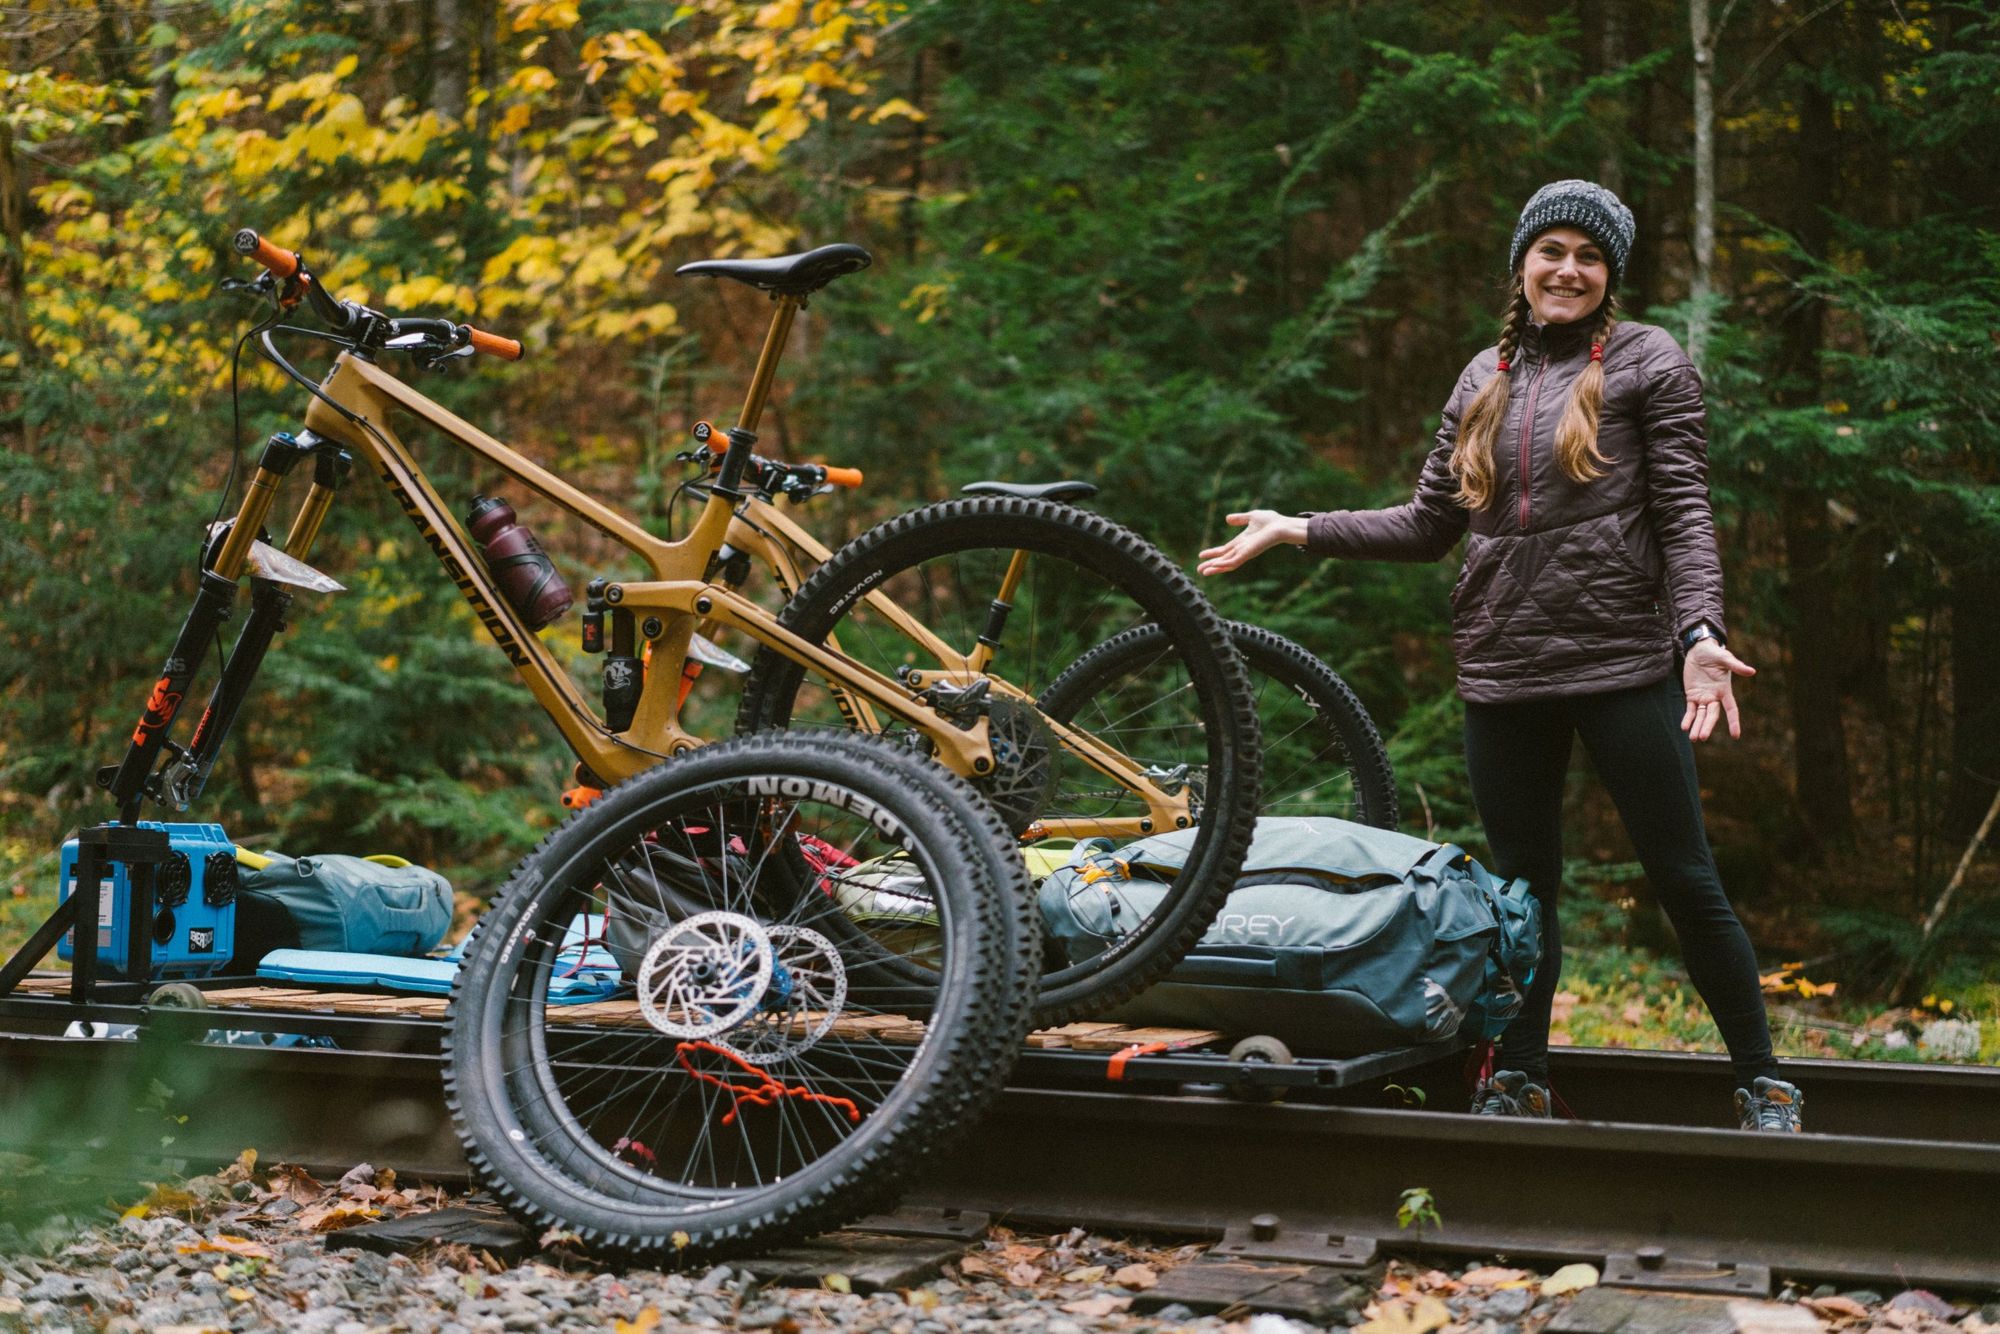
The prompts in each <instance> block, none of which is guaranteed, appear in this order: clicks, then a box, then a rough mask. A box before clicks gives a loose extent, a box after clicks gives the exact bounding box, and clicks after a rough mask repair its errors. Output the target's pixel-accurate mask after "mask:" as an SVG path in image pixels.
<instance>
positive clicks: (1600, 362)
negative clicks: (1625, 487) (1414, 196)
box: [1451, 273, 1618, 510]
mask: <svg viewBox="0 0 2000 1334" xmlns="http://www.w3.org/2000/svg"><path fill="white" fill-rule="evenodd" d="M1531 313H1532V311H1531V307H1530V306H1529V305H1528V293H1527V290H1526V289H1525V288H1524V287H1523V286H1522V283H1521V275H1520V274H1519V273H1516V274H1515V275H1514V287H1513V291H1512V292H1511V293H1510V294H1509V296H1508V300H1507V309H1506V311H1505V312H1504V313H1503V314H1502V316H1501V319H1500V342H1499V351H1500V364H1499V367H1498V372H1499V373H1498V374H1496V375H1494V376H1493V377H1492V378H1491V379H1489V380H1488V381H1487V382H1486V383H1485V385H1484V386H1482V387H1481V388H1480V390H1479V393H1478V394H1476V395H1475V396H1474V397H1473V400H1472V403H1471V406H1469V407H1467V408H1466V410H1465V416H1464V419H1463V420H1462V421H1461V422H1460V423H1459V428H1458V438H1457V439H1456V440H1455V441H1454V442H1453V443H1452V449H1451V471H1452V473H1453V475H1454V476H1456V477H1457V478H1458V495H1457V500H1458V503H1459V504H1460V505H1463V506H1464V507H1465V508H1466V509H1470V510H1477V509H1484V508H1486V506H1487V505H1489V504H1491V503H1492V500H1493V444H1494V441H1495V440H1497V439H1498V438H1499V435H1500V427H1501V424H1502V423H1503V422H1505V421H1506V420H1507V401H1508V394H1509V392H1510V389H1511V383H1510V382H1511V380H1512V378H1513V376H1512V371H1513V368H1514V363H1515V361H1516V359H1517V357H1518V356H1519V354H1520V350H1521V334H1522V331H1523V330H1525V329H1526V328H1527V327H1528V321H1529V318H1530V315H1531ZM1617 323H1618V299H1617V298H1616V297H1615V296H1613V295H1611V294H1610V293H1606V294H1605V297H1604V302H1603V304H1602V305H1600V306H1599V307H1598V308H1597V327H1596V328H1595V329H1594V330H1593V331H1592V332H1591V336H1590V364H1589V365H1588V366H1586V367H1584V369H1583V373H1582V374H1581V375H1579V376H1577V378H1576V384H1575V386H1574V387H1573V389H1572V391H1571V393H1570V399H1569V405H1568V406H1567V407H1566V408H1564V409H1563V415H1562V420H1561V422H1559V423H1558V424H1557V426H1556V463H1557V466H1559V467H1560V468H1561V469H1562V470H1563V471H1564V472H1565V473H1567V474H1569V476H1570V477H1571V478H1573V479H1574V480H1576V481H1579V482H1589V481H1594V480H1595V479H1597V478H1599V477H1602V476H1603V475H1604V472H1603V469H1602V468H1600V467H1599V466H1598V465H1600V464H1607V463H1609V462H1610V461H1611V460H1610V459H1609V458H1607V457H1606V456H1605V455H1604V453H1603V452H1602V451H1601V450H1599V449H1598V447H1597V418H1598V413H1599V411H1600V410H1601V409H1602V408H1603V406H1604V347H1605V344H1607V343H1609V342H1610V341H1611V331H1612V329H1614V328H1616V327H1617Z"/></svg>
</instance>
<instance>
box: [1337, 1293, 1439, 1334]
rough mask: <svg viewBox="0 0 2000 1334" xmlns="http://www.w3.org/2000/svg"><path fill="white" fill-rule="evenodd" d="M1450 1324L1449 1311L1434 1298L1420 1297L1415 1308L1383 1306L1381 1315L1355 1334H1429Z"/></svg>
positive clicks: (1400, 1305) (1402, 1304) (1396, 1305)
mask: <svg viewBox="0 0 2000 1334" xmlns="http://www.w3.org/2000/svg"><path fill="white" fill-rule="evenodd" d="M1450 1323H1451V1311H1450V1310H1449V1309H1447V1308H1446V1306H1445V1304H1444V1303H1443V1302H1441V1301H1439V1300H1438V1299H1437V1298H1435V1297H1420V1298H1418V1299H1417V1304H1416V1305H1415V1307H1411V1306H1408V1305H1405V1304H1404V1303H1401V1302H1397V1303H1394V1304H1389V1305H1384V1306H1383V1307H1382V1308H1381V1313H1380V1314H1378V1315H1377V1316H1376V1317H1375V1318H1374V1319H1373V1320H1370V1321H1369V1322H1368V1323H1367V1324H1365V1325H1361V1326H1359V1327H1358V1328H1357V1329H1356V1331H1355V1334H1431V1331H1432V1330H1434V1329H1443V1328H1444V1327H1445V1326H1446V1325H1449V1324H1450Z"/></svg>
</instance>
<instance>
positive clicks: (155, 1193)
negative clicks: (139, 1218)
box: [135, 1186, 201, 1214]
mask: <svg viewBox="0 0 2000 1334" xmlns="http://www.w3.org/2000/svg"><path fill="white" fill-rule="evenodd" d="M139 1204H141V1205H144V1206H145V1207H146V1209H148V1210H149V1211H151V1212H152V1213H156V1214H185V1213H191V1212H192V1211H194V1210H196V1209H199V1208H201V1201H200V1200H199V1199H197V1198H196V1197H195V1196H193V1195H191V1194H190V1193H188V1192H187V1191H184V1190H182V1189H181V1188H180V1187H179V1186H155V1187H153V1189H152V1190H151V1191H149V1192H147V1195H146V1198H145V1199H143V1200H141V1201H139ZM135 1207H136V1206H135Z"/></svg>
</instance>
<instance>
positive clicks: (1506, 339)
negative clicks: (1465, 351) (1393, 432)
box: [1451, 273, 1531, 510]
mask: <svg viewBox="0 0 2000 1334" xmlns="http://www.w3.org/2000/svg"><path fill="white" fill-rule="evenodd" d="M1530 314H1531V311H1530V309H1529V306H1528V293H1527V291H1526V289H1524V288H1523V287H1522V286H1521V275H1520V274H1518V273H1517V274H1515V275H1514V290H1513V292H1512V293H1511V294H1510V295H1509V296H1508V298H1507V310H1506V313H1505V314H1503V315H1502V316H1501V319H1500V372H1499V374H1497V375H1495V376H1494V377H1493V378H1492V379H1490V380H1488V381H1487V382H1486V384H1485V386H1484V387H1483V388H1481V389H1480V391H1479V393H1478V394H1477V395H1476V396H1475V397H1474V398H1473V400H1472V405H1471V406H1470V407H1468V408H1467V409H1466V410H1465V416H1464V417H1462V418H1461V419H1460V420H1459V423H1458V439H1457V440H1456V441H1454V442H1453V443H1452V447H1451V470H1452V473H1453V474H1454V475H1455V476H1456V477H1457V478H1458V496H1457V500H1458V503H1459V504H1461V505H1463V506H1465V508H1467V509H1469V510H1477V509H1484V508H1486V505H1487V503H1488V502H1489V501H1491V500H1492V499H1493V442H1494V440H1495V439H1497V438H1498V437H1499V435H1500V424H1501V423H1502V422H1504V421H1506V420H1507V395H1508V392H1509V390H1510V388H1511V383H1510V381H1511V376H1510V374H1509V372H1511V371H1512V369H1513V365H1514V359H1515V357H1516V356H1518V355H1519V353H1520V350H1521V331H1522V330H1523V329H1525V328H1527V327H1528V318H1529V315H1530Z"/></svg>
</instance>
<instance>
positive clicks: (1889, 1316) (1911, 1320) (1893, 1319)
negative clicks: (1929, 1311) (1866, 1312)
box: [1876, 1307, 1930, 1329]
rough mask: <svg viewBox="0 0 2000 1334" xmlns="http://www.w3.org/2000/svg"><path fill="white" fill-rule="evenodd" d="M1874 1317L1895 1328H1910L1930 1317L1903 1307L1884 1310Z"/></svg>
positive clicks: (1925, 1321)
mask: <svg viewBox="0 0 2000 1334" xmlns="http://www.w3.org/2000/svg"><path fill="white" fill-rule="evenodd" d="M1876 1319H1878V1320H1880V1321H1881V1322H1882V1323H1883V1324H1885V1325H1890V1326H1893V1327H1894V1328H1896V1329H1910V1328H1912V1327H1913V1326H1916V1325H1921V1324H1925V1323H1927V1322H1928V1321H1929V1320H1930V1317H1929V1316H1927V1315H1925V1314H1924V1313H1923V1312H1922V1311H1912V1310H1910V1309H1909V1308H1907V1307H1905V1308H1904V1309H1902V1310H1900V1311H1884V1312H1882V1314H1881V1315H1879V1316H1877V1317H1876Z"/></svg>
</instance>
